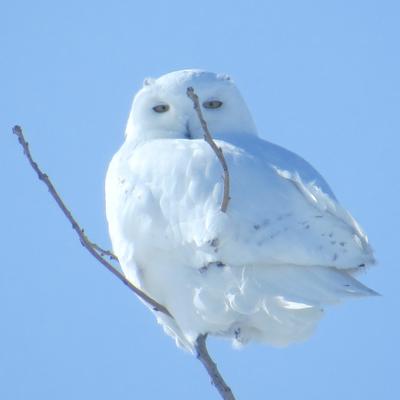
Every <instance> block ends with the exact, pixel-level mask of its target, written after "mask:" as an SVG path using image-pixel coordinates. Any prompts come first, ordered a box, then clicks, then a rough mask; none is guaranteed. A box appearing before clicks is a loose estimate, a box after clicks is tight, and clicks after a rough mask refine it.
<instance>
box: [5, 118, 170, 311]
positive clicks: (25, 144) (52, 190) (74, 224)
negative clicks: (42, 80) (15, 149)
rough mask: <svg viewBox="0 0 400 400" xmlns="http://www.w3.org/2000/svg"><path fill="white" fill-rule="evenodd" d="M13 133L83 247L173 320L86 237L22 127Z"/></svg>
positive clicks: (140, 295)
mask: <svg viewBox="0 0 400 400" xmlns="http://www.w3.org/2000/svg"><path fill="white" fill-rule="evenodd" d="M13 133H14V134H15V135H17V137H18V141H19V143H20V144H21V146H22V148H23V149H24V154H25V156H26V158H27V159H28V161H29V164H30V165H31V167H32V168H33V169H34V171H35V172H36V173H37V175H38V177H39V179H40V180H41V181H42V182H43V183H44V184H45V185H46V186H47V188H48V190H49V192H50V194H51V196H52V197H53V199H54V200H55V201H56V203H57V205H58V206H59V208H60V209H61V211H62V212H63V214H64V215H65V217H66V218H67V219H68V221H69V222H70V223H71V224H72V228H73V229H74V231H75V232H76V233H77V235H78V236H79V240H80V242H81V244H82V246H83V247H85V249H86V250H87V251H88V252H89V253H90V254H91V255H92V256H93V257H94V258H96V260H97V261H99V262H100V263H101V264H103V266H104V267H106V268H107V269H108V270H109V271H110V272H111V273H113V274H114V275H115V276H116V277H117V278H118V279H119V280H120V281H122V282H123V283H124V284H125V285H126V286H128V288H129V289H131V290H132V291H133V292H135V294H136V295H138V296H139V297H140V298H141V299H142V300H144V301H145V302H146V303H148V304H150V305H151V306H152V307H153V310H154V311H160V312H163V313H164V314H166V315H168V316H170V317H171V318H173V317H172V315H171V314H170V312H169V311H168V310H167V309H166V308H165V307H164V306H163V305H162V304H159V303H157V302H156V301H155V300H154V299H152V298H151V297H150V296H148V295H147V294H146V293H144V292H143V291H142V290H140V289H139V288H137V287H136V286H135V285H133V284H132V283H131V282H130V281H129V280H128V279H127V278H126V277H125V276H124V275H123V274H122V273H121V272H120V271H118V269H117V268H115V267H114V266H113V265H111V264H110V263H109V262H108V261H107V260H106V259H105V258H104V255H107V256H109V257H113V258H114V259H115V260H117V258H116V257H115V256H114V255H113V254H112V253H111V252H109V251H107V250H103V249H101V248H100V247H99V246H97V245H94V244H93V243H92V242H91V241H90V240H89V239H88V237H87V236H86V234H85V232H84V230H83V229H82V228H81V227H80V226H79V224H78V222H77V221H76V219H75V218H74V217H73V216H72V214H71V211H69V209H68V208H67V206H66V205H65V204H64V202H63V201H62V199H61V197H60V195H59V194H58V193H57V191H56V189H55V187H54V185H53V184H52V182H51V181H50V179H49V177H48V176H47V174H45V173H44V172H43V171H42V170H41V169H40V168H39V166H38V164H37V163H36V162H35V161H34V160H33V158H32V155H31V152H30V150H29V144H28V142H27V141H26V140H25V137H24V135H23V133H22V129H21V127H20V126H18V125H16V126H14V128H13Z"/></svg>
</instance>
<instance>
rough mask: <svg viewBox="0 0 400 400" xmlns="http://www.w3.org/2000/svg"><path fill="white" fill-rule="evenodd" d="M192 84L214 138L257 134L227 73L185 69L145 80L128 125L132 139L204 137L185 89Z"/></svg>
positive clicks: (136, 98) (127, 130) (134, 102)
mask: <svg viewBox="0 0 400 400" xmlns="http://www.w3.org/2000/svg"><path fill="white" fill-rule="evenodd" d="M188 87H193V88H194V91H195V93H196V94H197V95H198V96H199V100H200V104H201V107H202V112H203V115H204V118H205V120H206V121H207V124H208V128H209V130H210V132H211V134H212V135H213V137H216V138H218V137H226V136H228V135H235V134H250V135H256V134H257V133H256V128H255V125H254V122H253V119H252V117H251V115H250V112H249V110H248V108H247V106H246V103H245V101H244V100H243V98H242V96H241V94H240V93H239V90H238V89H237V88H236V86H235V84H234V83H233V82H232V81H231V79H230V78H229V77H227V76H226V75H218V74H215V73H212V72H205V71H200V70H182V71H176V72H171V73H169V74H166V75H163V76H161V77H160V78H158V79H146V80H145V82H144V85H143V88H142V89H141V90H140V91H139V92H138V93H137V94H136V96H135V98H134V101H133V105H132V109H131V113H130V115H129V119H128V124H127V127H126V136H127V138H128V139H133V140H140V141H142V140H151V139H162V138H166V139H172V138H182V139H199V138H202V137H203V131H202V129H201V126H200V122H199V120H198V117H197V115H196V112H195V110H194V109H193V102H192V100H191V99H189V98H188V96H187V94H186V90H187V88H188Z"/></svg>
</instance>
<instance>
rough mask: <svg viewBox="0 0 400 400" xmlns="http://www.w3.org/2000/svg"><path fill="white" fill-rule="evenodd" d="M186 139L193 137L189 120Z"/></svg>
mask: <svg viewBox="0 0 400 400" xmlns="http://www.w3.org/2000/svg"><path fill="white" fill-rule="evenodd" d="M185 139H193V136H192V132H190V127H189V121H188V122H186V131H185Z"/></svg>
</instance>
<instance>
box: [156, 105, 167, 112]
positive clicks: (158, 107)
mask: <svg viewBox="0 0 400 400" xmlns="http://www.w3.org/2000/svg"><path fill="white" fill-rule="evenodd" d="M153 110H154V111H155V112H156V113H165V112H167V111H168V110H169V105H168V104H158V105H156V106H154V107H153Z"/></svg>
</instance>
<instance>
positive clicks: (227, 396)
mask: <svg viewBox="0 0 400 400" xmlns="http://www.w3.org/2000/svg"><path fill="white" fill-rule="evenodd" d="M206 341H207V335H199V337H198V338H197V340H196V352H197V358H198V359H199V360H200V362H201V363H202V364H203V365H204V368H205V369H206V370H207V372H208V375H209V376H210V378H211V382H212V384H213V385H214V386H215V387H216V389H217V390H218V392H219V394H220V395H221V397H222V398H223V399H224V400H235V396H234V395H233V393H232V390H231V388H230V387H229V386H228V385H227V384H226V382H225V381H224V378H223V377H222V375H221V374H220V373H219V371H218V368H217V364H215V362H214V361H213V359H212V358H211V357H210V354H209V353H208V350H207V343H206Z"/></svg>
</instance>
